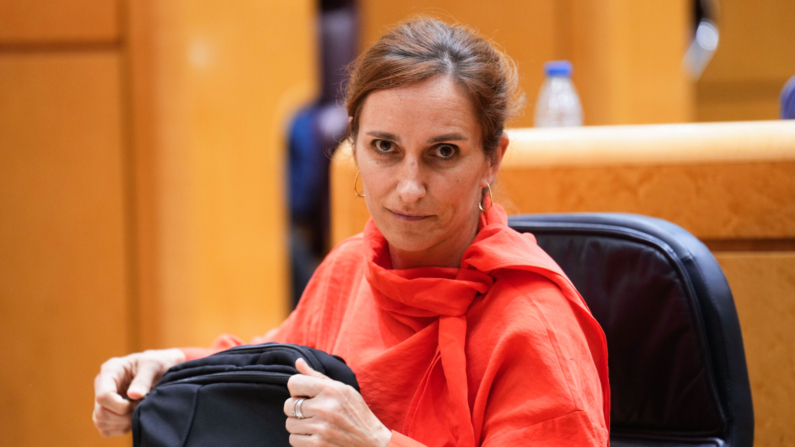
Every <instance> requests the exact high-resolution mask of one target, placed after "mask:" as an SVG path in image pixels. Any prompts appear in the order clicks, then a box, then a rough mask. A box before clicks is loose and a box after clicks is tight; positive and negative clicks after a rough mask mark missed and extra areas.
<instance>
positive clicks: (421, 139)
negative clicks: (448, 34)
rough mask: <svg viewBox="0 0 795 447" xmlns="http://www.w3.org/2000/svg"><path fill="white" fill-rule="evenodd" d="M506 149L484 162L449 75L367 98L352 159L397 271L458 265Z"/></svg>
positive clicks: (468, 110)
mask: <svg viewBox="0 0 795 447" xmlns="http://www.w3.org/2000/svg"><path fill="white" fill-rule="evenodd" d="M507 145H508V139H507V137H503V139H502V140H501V141H500V144H499V147H498V148H497V153H496V154H495V156H494V157H488V158H487V157H486V156H485V154H484V152H483V149H482V145H481V130H480V125H479V124H478V122H477V120H476V118H475V113H474V111H473V108H472V104H471V103H470V101H469V99H468V98H467V97H466V96H465V95H464V94H463V93H462V92H461V91H460V90H459V87H458V86H457V85H456V84H455V83H454V82H453V81H452V80H450V79H449V78H448V77H446V76H438V77H434V78H432V79H429V80H427V81H423V82H421V83H419V84H415V85H411V86H408V87H400V88H394V89H388V90H377V91H374V92H373V93H370V94H369V96H368V97H367V99H366V100H365V102H364V106H363V107H362V110H361V112H360V116H359V131H358V134H357V135H356V148H355V155H356V161H357V163H358V166H359V170H360V173H361V174H360V175H361V178H362V183H363V185H364V188H363V191H364V194H365V201H366V203H367V208H368V210H369V211H370V214H371V215H372V217H373V220H374V221H375V224H376V226H377V227H378V229H379V230H380V231H381V233H382V234H383V235H384V237H386V240H387V242H388V243H389V248H390V254H391V257H392V264H393V267H394V268H410V267H419V266H428V265H436V266H458V265H459V264H460V261H461V257H462V256H463V253H464V251H465V250H466V248H467V247H468V246H469V244H470V243H471V242H472V239H473V238H474V237H475V234H476V232H477V224H478V215H479V212H480V211H479V209H478V203H479V201H480V199H481V190H482V188H485V187H486V186H487V185H488V184H490V183H491V182H492V181H493V179H494V177H495V176H496V173H497V170H498V169H499V165H500V161H501V160H502V155H503V153H504V152H505V148H506V147H507Z"/></svg>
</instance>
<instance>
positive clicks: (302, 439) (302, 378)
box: [284, 359, 392, 447]
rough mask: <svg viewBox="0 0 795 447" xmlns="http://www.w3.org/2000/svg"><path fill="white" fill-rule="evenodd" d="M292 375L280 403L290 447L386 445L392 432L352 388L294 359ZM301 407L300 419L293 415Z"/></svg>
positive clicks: (304, 362)
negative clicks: (299, 404) (298, 402)
mask: <svg viewBox="0 0 795 447" xmlns="http://www.w3.org/2000/svg"><path fill="white" fill-rule="evenodd" d="M295 367H296V369H298V372H299V373H300V374H296V375H294V376H292V377H291V378H290V381H289V382H287V388H288V389H289V390H290V395H291V396H293V397H291V398H289V399H287V401H285V403H284V413H285V414H286V415H287V416H288V418H287V431H289V432H290V445H292V446H294V447H300V446H309V445H311V446H387V445H388V444H389V440H390V439H391V438H392V432H391V431H390V430H389V429H388V428H386V426H384V424H382V423H381V421H379V420H378V418H377V417H376V416H375V415H374V414H373V412H372V411H370V408H369V407H368V406H367V404H366V403H365V402H364V399H362V396H361V394H359V393H358V392H356V390H355V389H353V387H350V386H348V385H345V384H344V383H342V382H337V381H336V380H332V379H329V378H328V377H326V376H324V375H323V374H321V373H319V372H317V371H315V370H314V369H312V368H311V367H310V366H309V365H308V364H307V363H306V361H304V359H298V361H296V362H295ZM302 397H303V398H304V399H305V400H304V402H303V403H302V404H301V413H302V414H303V416H304V418H303V419H298V418H296V417H295V415H294V414H293V411H294V406H295V403H296V401H297V400H298V399H300V398H302Z"/></svg>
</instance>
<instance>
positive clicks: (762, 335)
mask: <svg viewBox="0 0 795 447" xmlns="http://www.w3.org/2000/svg"><path fill="white" fill-rule="evenodd" d="M716 257H717V259H718V262H719V263H720V265H721V268H722V269H723V272H724V273H725V274H726V279H727V280H728V281H729V285H730V286H731V289H732V293H733V294H734V303H735V305H736V306H737V313H738V314H739V316H740V326H741V327H742V330H743V344H744V345H745V357H746V362H747V364H748V375H749V377H750V379H751V389H752V391H753V400H754V421H755V428H756V433H755V440H756V442H755V443H754V446H756V447H779V446H791V445H795V429H793V424H792V421H793V418H795V361H793V353H794V352H795V331H793V330H792V327H793V323H795V252H789V253H764V252H761V253H748V252H737V253H717V254H716Z"/></svg>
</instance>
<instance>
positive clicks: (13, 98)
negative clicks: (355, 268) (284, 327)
mask: <svg viewBox="0 0 795 447" xmlns="http://www.w3.org/2000/svg"><path fill="white" fill-rule="evenodd" d="M313 27H314V2H312V1H311V0H299V1H290V2H275V1H273V2H271V1H268V2H262V1H258V0H250V1H242V2H235V3H234V4H233V5H232V4H230V3H229V2H221V1H217V0H200V1H198V0H197V1H194V0H191V1H187V0H185V1H173V0H168V1H166V0H141V1H138V0H136V1H134V2H133V1H122V0H116V1H111V0H70V1H64V0H30V1H27V0H26V1H16V0H0V336H2V338H3V340H4V343H3V348H2V354H3V358H4V359H6V363H7V364H6V366H5V367H3V368H2V369H0V397H2V399H3V405H2V406H0V433H2V436H3V442H2V443H3V445H25V446H51V445H74V446H88V445H118V446H122V445H129V444H130V442H131V441H130V439H129V437H122V438H116V439H103V438H101V437H100V436H99V434H98V433H97V431H96V430H95V429H94V428H93V424H92V422H91V412H92V410H93V378H94V376H95V375H96V373H97V372H98V370H99V366H100V364H101V363H102V362H103V361H105V360H106V359H108V358H110V357H112V356H115V355H124V354H127V353H129V352H132V351H136V350H141V349H145V348H155V347H165V346H178V345H207V344H209V343H210V342H211V341H212V339H213V338H214V337H215V336H216V335H218V334H219V333H221V332H225V331H228V332H234V333H236V334H238V335H241V336H243V337H251V336H253V335H255V334H261V333H264V332H265V331H266V330H268V329H270V328H271V327H273V326H275V325H277V324H278V323H279V322H280V321H281V320H282V319H283V318H284V316H285V315H286V312H287V297H288V294H287V290H286V289H287V284H288V282H287V268H286V265H287V263H286V250H285V248H286V247H285V244H286V242H285V236H284V234H285V231H284V225H285V224H284V220H285V217H284V216H285V211H284V201H283V199H282V197H283V194H284V192H283V188H282V183H283V181H282V179H283V173H282V169H281V166H282V165H283V156H284V155H283V154H284V151H283V148H284V138H283V135H284V132H285V130H286V126H287V124H288V123H287V120H288V118H289V116H290V114H291V113H292V112H294V111H295V110H296V109H297V108H298V107H299V106H300V105H301V104H303V103H305V102H306V101H308V100H309V99H310V98H311V97H312V95H313V94H314V91H315V89H316V87H315V83H316V79H315V76H316V75H315V67H314V63H315V62H314V59H315V57H314V46H315V42H314V28H313Z"/></svg>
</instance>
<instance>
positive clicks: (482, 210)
mask: <svg viewBox="0 0 795 447" xmlns="http://www.w3.org/2000/svg"><path fill="white" fill-rule="evenodd" d="M486 187H487V188H488V189H489V207H488V208H486V209H485V210H484V209H483V197H481V199H480V202H479V203H478V208H479V209H480V212H482V213H485V212H486V211H488V210H490V209H491V207H492V206H494V197H493V196H492V195H491V185H489V184H488V183H487V184H486Z"/></svg>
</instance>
